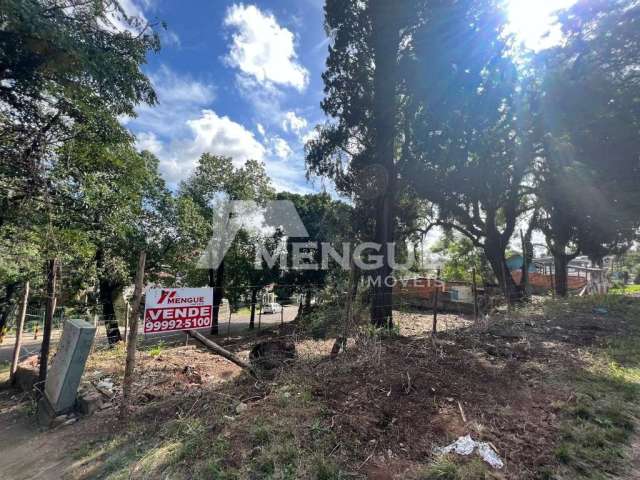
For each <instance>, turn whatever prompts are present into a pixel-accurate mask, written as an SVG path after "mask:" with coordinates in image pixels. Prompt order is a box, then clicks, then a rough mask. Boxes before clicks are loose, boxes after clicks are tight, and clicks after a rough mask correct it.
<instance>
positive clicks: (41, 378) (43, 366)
mask: <svg viewBox="0 0 640 480" xmlns="http://www.w3.org/2000/svg"><path fill="white" fill-rule="evenodd" d="M57 280H58V259H57V258H54V259H53V260H49V262H48V265H47V308H46V313H45V317H44V328H43V331H42V347H41V348H40V371H39V372H38V383H39V384H40V385H42V391H44V382H45V381H46V380H47V363H48V362H49V348H50V346H51V326H52V325H53V311H54V310H55V308H56V282H57Z"/></svg>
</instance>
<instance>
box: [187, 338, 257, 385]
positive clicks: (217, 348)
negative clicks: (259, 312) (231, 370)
mask: <svg viewBox="0 0 640 480" xmlns="http://www.w3.org/2000/svg"><path fill="white" fill-rule="evenodd" d="M187 334H189V336H190V337H192V338H195V339H196V340H198V341H199V342H200V343H202V344H203V345H204V346H205V347H207V348H208V349H209V350H211V351H212V352H214V353H217V354H218V355H220V356H221V357H224V358H226V359H227V360H229V361H230V362H233V363H235V364H236V365H238V366H239V367H242V368H244V369H246V370H248V371H249V373H250V374H251V376H252V377H254V378H257V377H256V373H255V371H254V370H253V368H252V367H251V365H249V364H248V363H247V362H245V361H243V360H240V358H238V357H236V356H235V355H234V354H233V353H231V352H230V351H228V350H225V349H224V348H222V347H221V346H220V345H218V344H217V343H215V342H213V341H211V340H209V339H208V338H207V337H205V336H204V335H202V334H201V333H199V332H196V331H195V330H187Z"/></svg>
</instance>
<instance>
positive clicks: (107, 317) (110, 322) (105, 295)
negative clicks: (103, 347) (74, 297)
mask: <svg viewBox="0 0 640 480" xmlns="http://www.w3.org/2000/svg"><path fill="white" fill-rule="evenodd" d="M115 294H116V285H114V284H113V283H112V282H110V281H109V280H105V279H101V280H100V303H101V304H102V321H103V322H104V327H105V329H106V330H107V340H108V342H109V345H115V344H116V343H118V342H120V341H122V335H121V334H120V328H119V327H118V319H117V318H116V309H115V307H114V305H113V298H114V297H115Z"/></svg>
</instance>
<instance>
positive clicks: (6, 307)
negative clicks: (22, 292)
mask: <svg viewBox="0 0 640 480" xmlns="http://www.w3.org/2000/svg"><path fill="white" fill-rule="evenodd" d="M18 285H19V283H18V282H14V283H9V284H7V286H6V287H5V293H4V300H3V302H2V310H0V344H1V343H2V341H3V340H4V330H5V328H6V326H7V320H8V319H9V315H10V314H11V307H12V306H13V303H12V301H11V300H12V298H13V294H14V293H16V292H17V289H18Z"/></svg>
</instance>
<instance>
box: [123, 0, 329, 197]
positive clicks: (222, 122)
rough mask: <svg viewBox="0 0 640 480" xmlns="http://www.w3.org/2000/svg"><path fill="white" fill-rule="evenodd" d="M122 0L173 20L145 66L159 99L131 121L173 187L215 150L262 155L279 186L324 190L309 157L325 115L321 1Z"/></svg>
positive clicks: (131, 8) (132, 10)
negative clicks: (308, 172)
mask: <svg viewBox="0 0 640 480" xmlns="http://www.w3.org/2000/svg"><path fill="white" fill-rule="evenodd" d="M121 3H122V5H123V7H124V8H125V10H126V11H127V12H128V13H129V14H133V15H136V16H140V17H144V18H146V19H147V20H149V21H155V20H160V21H164V22H166V23H167V27H168V28H167V30H166V31H165V32H164V33H163V34H162V50H161V51H160V52H159V53H158V54H154V55H150V57H149V63H148V65H147V66H145V68H144V70H145V72H146V73H147V74H148V75H149V77H150V78H151V80H152V82H153V84H154V87H155V89H156V92H157V94H158V98H159V102H160V103H159V105H157V106H155V107H147V106H141V107H139V108H138V117H137V118H133V119H123V122H124V123H125V124H126V126H127V127H128V128H129V129H130V130H131V131H132V132H133V133H134V134H135V135H136V138H137V144H138V146H139V147H140V148H145V149H148V150H150V151H152V152H153V153H154V154H156V155H157V156H158V158H159V159H160V168H161V172H162V174H163V176H164V177H165V179H166V180H167V182H168V183H169V184H170V185H171V186H172V187H175V186H176V185H177V183H178V182H179V181H180V180H182V179H184V178H185V177H186V176H188V175H189V173H190V172H191V171H192V170H193V167H194V165H195V162H196V160H197V158H198V157H199V156H200V155H201V154H202V153H203V152H211V153H214V154H221V155H228V156H231V157H233V158H234V161H235V162H236V163H237V164H238V165H241V164H242V163H244V161H245V160H247V159H248V158H254V159H258V160H262V161H264V162H265V164H266V166H267V171H268V174H269V176H270V177H271V178H272V181H273V183H274V186H275V187H276V188H277V189H278V190H289V191H295V192H308V191H318V190H320V189H322V188H323V184H322V181H321V180H319V179H316V180H315V181H314V182H312V183H309V182H307V181H306V180H305V167H304V154H303V145H304V141H305V139H306V138H308V136H309V135H311V134H312V132H313V127H314V126H315V125H316V124H317V123H320V122H323V121H324V114H323V113H322V111H321V109H320V101H321V100H322V97H323V93H322V79H321V77H320V75H321V73H322V71H323V68H324V62H325V58H326V55H327V38H326V36H325V33H324V29H323V24H322V18H323V15H322V6H323V3H324V2H323V0H268V1H261V2H255V3H241V2H234V1H225V0H215V1H211V0H209V1H205V0H192V1H189V2H176V1H174V0H126V1H122V2H121Z"/></svg>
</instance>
